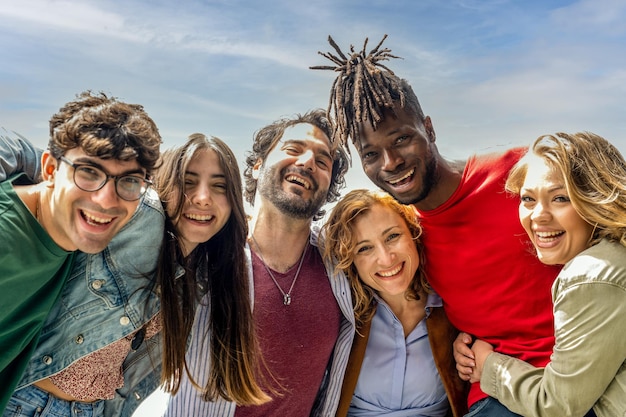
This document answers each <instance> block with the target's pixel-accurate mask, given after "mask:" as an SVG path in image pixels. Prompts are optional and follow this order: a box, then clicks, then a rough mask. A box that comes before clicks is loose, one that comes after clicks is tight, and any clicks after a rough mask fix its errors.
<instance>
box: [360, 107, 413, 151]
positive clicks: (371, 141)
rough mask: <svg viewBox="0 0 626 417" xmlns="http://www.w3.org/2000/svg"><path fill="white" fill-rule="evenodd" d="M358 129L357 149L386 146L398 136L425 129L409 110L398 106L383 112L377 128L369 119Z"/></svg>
mask: <svg viewBox="0 0 626 417" xmlns="http://www.w3.org/2000/svg"><path fill="white" fill-rule="evenodd" d="M358 127H359V132H358V133H359V137H358V141H357V143H355V145H356V146H357V147H361V148H362V147H366V146H386V145H387V143H386V142H387V141H388V140H392V139H394V136H395V135H396V134H398V133H402V132H404V131H405V130H415V129H418V128H420V127H423V121H422V120H420V118H419V117H416V116H414V115H413V113H412V112H411V111H410V110H409V109H406V108H403V107H400V106H396V107H394V108H393V109H385V110H384V111H383V115H382V118H381V120H380V121H379V122H378V123H377V124H376V128H374V125H373V123H372V121H371V120H369V119H368V120H363V121H362V122H360V123H359V125H358Z"/></svg>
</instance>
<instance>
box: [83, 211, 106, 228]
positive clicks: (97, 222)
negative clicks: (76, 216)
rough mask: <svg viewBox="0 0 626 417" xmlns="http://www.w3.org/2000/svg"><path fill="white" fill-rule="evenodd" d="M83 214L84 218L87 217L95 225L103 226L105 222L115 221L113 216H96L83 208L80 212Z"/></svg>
mask: <svg viewBox="0 0 626 417" xmlns="http://www.w3.org/2000/svg"><path fill="white" fill-rule="evenodd" d="M80 213H81V214H82V215H83V219H85V221H86V222H87V223H88V224H90V225H94V226H102V225H105V224H109V223H111V222H112V221H113V218H112V217H106V218H105V217H97V216H94V215H93V214H89V213H87V212H86V211H83V210H81V212H80Z"/></svg>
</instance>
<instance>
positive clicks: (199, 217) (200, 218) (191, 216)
mask: <svg viewBox="0 0 626 417" xmlns="http://www.w3.org/2000/svg"><path fill="white" fill-rule="evenodd" d="M185 217H187V218H188V219H190V220H197V221H201V222H207V221H209V220H213V217H215V216H211V215H204V216H203V215H200V214H194V213H190V214H185Z"/></svg>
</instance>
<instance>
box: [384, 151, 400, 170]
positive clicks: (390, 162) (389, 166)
mask: <svg viewBox="0 0 626 417" xmlns="http://www.w3.org/2000/svg"><path fill="white" fill-rule="evenodd" d="M403 163H404V159H403V158H402V156H401V155H400V153H398V152H396V151H394V150H393V149H384V150H383V166H382V169H383V171H395V170H396V169H397V168H398V167H399V166H400V165H402V164H403Z"/></svg>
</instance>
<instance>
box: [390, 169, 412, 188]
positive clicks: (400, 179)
mask: <svg viewBox="0 0 626 417" xmlns="http://www.w3.org/2000/svg"><path fill="white" fill-rule="evenodd" d="M414 173H415V168H413V169H412V170H410V171H409V172H407V173H406V174H405V175H404V176H402V177H400V178H398V179H395V180H388V181H387V182H388V183H389V184H391V185H398V184H400V183H401V182H403V181H405V180H406V179H408V178H410V177H412V176H413V174H414Z"/></svg>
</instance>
